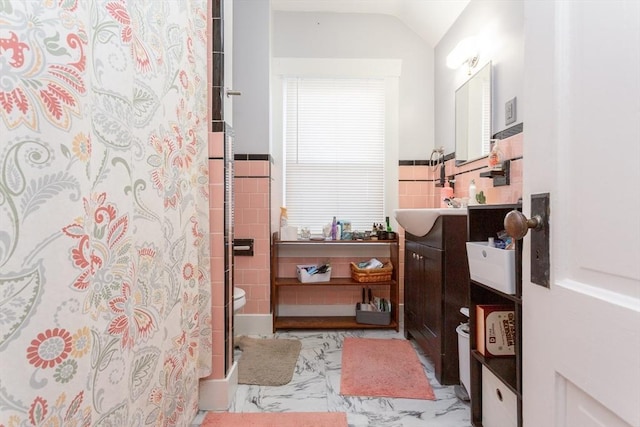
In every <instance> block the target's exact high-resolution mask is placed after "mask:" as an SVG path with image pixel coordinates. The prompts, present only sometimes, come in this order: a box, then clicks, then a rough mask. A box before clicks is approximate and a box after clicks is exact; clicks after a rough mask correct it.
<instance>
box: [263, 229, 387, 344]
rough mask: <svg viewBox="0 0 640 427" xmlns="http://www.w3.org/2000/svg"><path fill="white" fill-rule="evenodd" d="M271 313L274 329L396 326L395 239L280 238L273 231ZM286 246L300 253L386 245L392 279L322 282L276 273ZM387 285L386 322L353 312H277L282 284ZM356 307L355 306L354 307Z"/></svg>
mask: <svg viewBox="0 0 640 427" xmlns="http://www.w3.org/2000/svg"><path fill="white" fill-rule="evenodd" d="M271 242H272V243H271V313H272V316H273V331H274V332H275V331H276V330H279V329H395V330H396V331H397V330H398V329H399V322H398V295H399V289H398V283H399V280H398V267H399V263H398V240H397V239H395V240H287V241H282V240H279V236H278V233H273V236H272V240H271ZM285 246H293V247H295V248H296V251H297V252H299V253H301V254H302V253H304V251H305V250H307V249H309V248H311V249H313V248H319V247H334V248H349V247H354V248H358V249H362V248H367V247H371V248H374V247H375V248H380V247H381V246H386V247H387V248H388V258H389V260H390V261H391V263H392V264H393V272H392V273H391V280H389V281H386V282H375V283H360V282H357V281H355V280H353V279H352V278H351V277H331V280H330V281H329V282H322V283H301V282H299V281H298V279H297V278H296V277H279V276H278V271H279V268H278V267H279V259H280V252H281V249H282V248H283V247H285ZM368 285H370V286H388V287H389V301H390V303H391V322H390V324H389V325H369V324H362V323H357V322H356V317H355V314H354V315H353V316H308V317H307V316H295V317H294V316H280V315H279V314H278V299H279V291H280V288H282V287H290V286H296V287H305V288H312V287H317V286H328V287H336V288H338V287H345V286H351V287H358V288H361V287H363V286H368ZM354 310H355V308H354Z"/></svg>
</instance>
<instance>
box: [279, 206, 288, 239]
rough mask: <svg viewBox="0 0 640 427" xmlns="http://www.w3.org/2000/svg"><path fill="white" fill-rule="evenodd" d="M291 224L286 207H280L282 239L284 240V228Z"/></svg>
mask: <svg viewBox="0 0 640 427" xmlns="http://www.w3.org/2000/svg"><path fill="white" fill-rule="evenodd" d="M288 224H289V219H288V217H287V208H285V207H284V206H281V207H280V238H282V233H283V231H284V230H283V228H284V227H286V226H287V225H288Z"/></svg>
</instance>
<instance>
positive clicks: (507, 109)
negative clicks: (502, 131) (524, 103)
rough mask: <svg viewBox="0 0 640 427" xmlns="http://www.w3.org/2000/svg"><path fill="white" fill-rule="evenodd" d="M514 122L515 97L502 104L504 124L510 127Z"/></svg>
mask: <svg viewBox="0 0 640 427" xmlns="http://www.w3.org/2000/svg"><path fill="white" fill-rule="evenodd" d="M515 121H516V97H515V96H514V97H513V98H511V99H510V100H508V101H507V102H505V103H504V124H505V125H510V124H511V123H515Z"/></svg>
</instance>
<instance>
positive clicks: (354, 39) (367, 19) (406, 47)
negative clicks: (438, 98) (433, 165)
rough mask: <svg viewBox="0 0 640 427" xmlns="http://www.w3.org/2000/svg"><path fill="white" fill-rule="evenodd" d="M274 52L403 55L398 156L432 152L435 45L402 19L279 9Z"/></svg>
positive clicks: (275, 18) (321, 55) (306, 55)
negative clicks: (402, 21) (431, 45)
mask: <svg viewBox="0 0 640 427" xmlns="http://www.w3.org/2000/svg"><path fill="white" fill-rule="evenodd" d="M273 56H274V57H288V58H295V57H298V58H371V59H400V60H402V75H401V76H400V81H399V88H400V107H399V122H400V126H399V129H400V133H399V141H400V142H399V157H400V159H416V158H419V159H425V158H428V157H429V154H430V153H431V150H432V148H433V136H434V127H433V119H434V115H433V49H432V48H430V47H429V46H428V45H427V44H426V43H425V42H424V41H423V40H422V39H421V38H420V37H418V35H417V34H416V33H414V32H413V31H412V30H410V29H409V28H408V27H407V26H405V25H404V24H403V23H401V22H400V21H399V20H398V19H397V18H394V17H391V16H387V15H375V14H344V13H313V12H308V13H303V12H280V11H278V12H274V13H273ZM274 143H275V142H274Z"/></svg>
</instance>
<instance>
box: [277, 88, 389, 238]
mask: <svg viewBox="0 0 640 427" xmlns="http://www.w3.org/2000/svg"><path fill="white" fill-rule="evenodd" d="M284 83H285V84H284V98H285V99H284V113H285V114H284V134H285V138H284V153H285V172H284V176H285V178H284V202H285V206H287V210H288V216H289V223H290V224H295V225H297V226H300V227H311V228H312V230H313V231H314V232H316V231H319V229H320V228H321V227H322V225H324V224H327V223H330V222H331V219H332V218H333V216H336V217H337V218H338V219H339V220H345V221H350V222H351V225H352V229H354V230H368V229H370V228H371V224H372V223H373V222H381V221H382V220H383V219H384V185H385V146H384V142H385V141H384V136H385V81H384V79H351V78H348V79H347V78H345V79H339V78H287V79H285V82H284Z"/></svg>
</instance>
